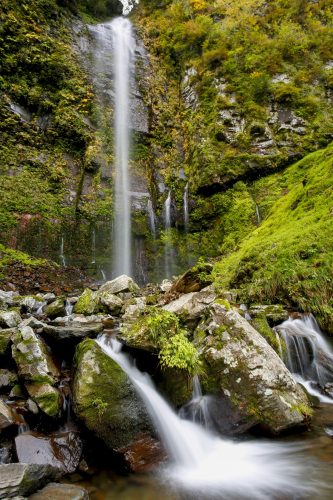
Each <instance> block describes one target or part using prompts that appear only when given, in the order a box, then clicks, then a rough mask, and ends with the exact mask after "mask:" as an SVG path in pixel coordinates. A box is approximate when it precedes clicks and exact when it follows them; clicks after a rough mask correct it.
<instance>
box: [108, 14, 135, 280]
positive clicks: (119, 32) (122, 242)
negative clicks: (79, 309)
mask: <svg viewBox="0 0 333 500" xmlns="http://www.w3.org/2000/svg"><path fill="white" fill-rule="evenodd" d="M110 27H111V31H112V60H113V73H114V93H115V98H114V102H115V120H114V131H115V225H114V256H113V274H114V276H120V275H121V274H127V275H129V276H130V275H131V198H130V189H129V186H130V181H129V149H130V122H131V115H130V90H131V80H132V77H133V68H134V62H135V58H134V50H135V39H134V36H133V31H132V25H131V23H130V21H129V20H128V19H125V18H122V17H120V18H116V19H114V20H113V21H112V22H111V23H110Z"/></svg>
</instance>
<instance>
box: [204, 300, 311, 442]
mask: <svg viewBox="0 0 333 500" xmlns="http://www.w3.org/2000/svg"><path fill="white" fill-rule="evenodd" d="M200 331H201V332H205V333H206V336H203V335H201V336H199V337H197V339H198V340H197V342H198V345H199V350H200V351H201V354H202V357H203V359H204V361H205V363H206V365H205V368H206V375H207V377H205V378H204V379H203V386H204V388H205V389H206V392H208V393H214V394H218V393H223V394H224V396H226V397H227V398H228V399H229V400H230V402H231V403H232V405H233V406H234V408H235V409H236V410H237V411H241V413H242V414H243V417H246V418H247V420H248V422H249V426H252V425H256V424H259V425H260V426H262V427H263V428H265V429H267V430H269V431H270V432H271V433H275V434H277V433H279V432H281V431H283V430H285V429H288V428H290V427H294V426H300V425H304V424H305V423H307V422H308V420H309V416H310V415H311V409H310V408H309V403H308V400H307V396H306V394H305V392H304V391H303V389H302V388H301V387H300V386H299V385H298V384H297V383H296V382H295V381H294V379H293V378H292V376H291V374H290V372H289V371H288V370H287V368H286V367H285V366H284V364H283V362H282V360H281V359H280V358H279V356H278V355H277V354H276V353H275V352H274V350H273V349H272V348H271V347H270V346H269V344H268V343H267V342H266V340H265V339H264V338H263V337H262V336H261V335H260V334H259V333H258V332H257V331H256V330H255V329H254V328H253V327H252V326H251V325H250V324H249V323H248V322H247V321H246V320H245V319H244V318H243V317H242V316H241V315H240V314H239V313H238V312H237V311H236V310H234V309H230V308H226V307H225V306H223V305H221V304H214V305H213V306H211V308H210V312H209V315H208V317H207V319H206V320H204V321H203V322H202V324H201V325H200Z"/></svg>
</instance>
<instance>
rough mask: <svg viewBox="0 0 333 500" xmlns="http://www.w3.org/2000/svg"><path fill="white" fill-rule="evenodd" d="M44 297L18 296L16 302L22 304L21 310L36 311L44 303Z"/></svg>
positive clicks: (24, 311)
mask: <svg viewBox="0 0 333 500" xmlns="http://www.w3.org/2000/svg"><path fill="white" fill-rule="evenodd" d="M43 302H44V301H43V299H40V298H38V297H36V296H35V297H32V296H29V295H28V296H26V297H17V298H15V304H16V305H18V306H20V308H21V312H23V313H26V312H28V313H31V314H33V313H35V312H37V311H38V309H39V308H40V306H41V305H42V304H43Z"/></svg>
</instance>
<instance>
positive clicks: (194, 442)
mask: <svg viewBox="0 0 333 500" xmlns="http://www.w3.org/2000/svg"><path fill="white" fill-rule="evenodd" d="M96 342H97V343H98V345H99V346H100V347H101V349H102V350H103V351H104V352H105V353H106V354H107V355H108V356H109V357H110V358H111V359H113V360H114V361H115V362H116V363H117V364H118V365H119V366H120V367H121V368H122V369H123V370H124V371H125V373H126V374H127V375H128V377H129V379H130V380H131V382H132V383H133V385H134V387H135V389H136V391H137V392H138V394H139V396H140V397H141V398H142V400H143V403H144V404H145V406H146V408H147V411H148V413H149V415H150V417H151V419H152V422H153V424H154V425H155V427H156V430H157V432H158V434H159V436H160V438H161V440H162V442H163V445H164V447H165V449H166V451H167V452H168V455H169V458H170V461H171V463H169V465H167V466H164V467H163V469H162V470H161V478H162V480H165V481H167V482H168V484H169V486H170V484H172V485H173V487H174V488H178V489H181V490H182V489H184V490H186V491H189V490H190V491H191V490H192V492H193V493H195V494H199V495H200V494H201V493H202V495H204V497H205V498H207V497H209V498H214V499H217V498H227V497H228V498H229V496H228V495H230V498H238V499H239V498H251V499H265V498H277V496H279V497H280V496H282V497H284V494H285V495H286V496H287V497H288V498H291V497H294V495H296V496H297V495H300V496H297V498H300V497H302V498H303V496H302V495H311V492H313V491H314V489H315V488H317V487H318V483H317V482H316V479H314V477H313V475H311V473H310V466H309V470H307V464H306V461H305V460H304V459H303V458H302V456H301V455H300V454H298V451H300V450H299V448H297V447H296V446H295V445H292V444H280V443H270V442H255V441H248V442H246V441H242V442H236V441H231V440H227V439H221V438H219V437H217V436H214V435H213V434H211V433H210V432H209V431H208V430H207V429H204V428H203V427H201V426H200V425H198V424H196V423H194V422H190V421H187V420H184V419H182V418H181V417H180V416H178V415H177V414H176V413H175V412H174V411H173V410H172V408H171V407H170V406H169V405H168V403H167V402H166V401H165V400H164V399H163V398H162V397H161V396H160V395H159V393H158V392H157V391H156V390H155V388H154V386H153V383H152V381H151V379H150V377H149V376H148V375H147V374H143V373H141V372H140V371H139V370H138V369H137V368H136V367H135V366H134V364H133V363H131V361H130V359H129V358H128V357H127V356H126V355H125V354H123V353H122V352H121V344H120V343H119V342H118V341H117V340H115V339H112V338H110V336H108V335H102V336H100V337H99V338H98V339H97V340H96ZM311 472H312V471H311ZM311 481H313V483H311ZM198 498H200V496H199V497H198Z"/></svg>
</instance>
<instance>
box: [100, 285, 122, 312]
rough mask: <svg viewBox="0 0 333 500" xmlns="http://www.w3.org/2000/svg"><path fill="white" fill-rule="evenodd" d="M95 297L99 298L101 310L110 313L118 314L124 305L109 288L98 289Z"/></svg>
mask: <svg viewBox="0 0 333 500" xmlns="http://www.w3.org/2000/svg"><path fill="white" fill-rule="evenodd" d="M95 297H96V299H97V302H98V305H99V306H100V310H105V311H107V312H109V313H110V314H114V315H115V316H117V315H118V314H119V313H120V311H121V309H122V307H123V301H122V300H121V299H120V298H119V297H117V295H115V294H114V293H111V292H109V291H107V290H104V291H103V290H98V292H96V294H95Z"/></svg>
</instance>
